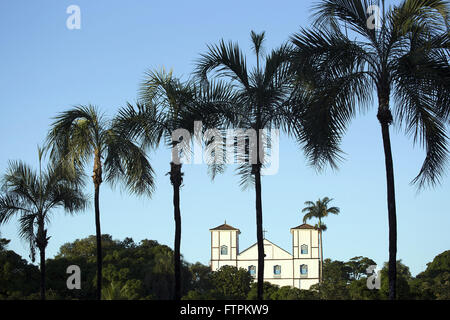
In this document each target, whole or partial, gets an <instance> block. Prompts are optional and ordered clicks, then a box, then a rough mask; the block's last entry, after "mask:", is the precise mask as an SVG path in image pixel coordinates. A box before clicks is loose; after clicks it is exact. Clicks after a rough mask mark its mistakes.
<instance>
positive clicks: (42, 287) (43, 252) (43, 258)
mask: <svg viewBox="0 0 450 320" xmlns="http://www.w3.org/2000/svg"><path fill="white" fill-rule="evenodd" d="M39 255H40V261H41V265H40V269H41V300H45V248H42V249H39Z"/></svg>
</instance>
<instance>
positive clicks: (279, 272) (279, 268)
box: [273, 265, 281, 275]
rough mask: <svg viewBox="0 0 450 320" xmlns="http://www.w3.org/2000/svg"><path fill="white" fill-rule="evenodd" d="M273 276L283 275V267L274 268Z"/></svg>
mask: <svg viewBox="0 0 450 320" xmlns="http://www.w3.org/2000/svg"><path fill="white" fill-rule="evenodd" d="M273 274H274V275H280V274H281V266H280V265H276V266H273Z"/></svg>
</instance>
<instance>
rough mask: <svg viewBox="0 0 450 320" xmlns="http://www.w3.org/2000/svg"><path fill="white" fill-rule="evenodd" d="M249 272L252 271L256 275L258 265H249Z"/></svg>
mask: <svg viewBox="0 0 450 320" xmlns="http://www.w3.org/2000/svg"><path fill="white" fill-rule="evenodd" d="M248 272H249V273H250V275H251V276H254V275H256V267H255V266H249V267H248Z"/></svg>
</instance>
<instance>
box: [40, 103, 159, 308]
mask: <svg viewBox="0 0 450 320" xmlns="http://www.w3.org/2000/svg"><path fill="white" fill-rule="evenodd" d="M47 140H48V142H47V143H48V145H49V147H51V148H52V157H53V159H55V161H58V162H60V163H63V164H64V165H65V166H66V167H68V168H71V169H75V168H85V167H86V165H88V164H89V163H90V160H91V159H92V158H93V162H94V164H93V167H94V170H93V175H92V180H93V183H94V188H95V193H94V206H95V229H96V230H95V231H96V240H97V292H96V294H97V299H98V300H100V299H101V297H102V295H101V289H102V243H101V237H102V234H101V229H100V203H99V197H100V185H101V184H102V182H103V177H105V178H106V181H107V182H109V183H110V184H111V185H112V186H114V185H115V184H116V183H117V182H118V181H119V180H122V181H123V182H124V184H125V186H126V188H127V189H128V190H129V191H130V192H132V193H135V194H138V195H141V194H147V195H149V196H150V195H151V194H152V192H153V189H154V179H153V169H152V167H151V165H150V163H149V161H148V159H147V157H146V155H145V153H144V152H143V151H142V150H141V149H140V148H139V147H138V146H136V145H135V144H134V143H133V142H132V141H130V140H128V139H126V138H125V137H124V136H122V135H120V134H118V133H117V131H116V130H115V129H114V128H112V127H111V125H110V123H109V121H108V120H106V119H105V118H104V117H103V116H102V115H101V114H100V113H99V111H98V109H97V108H96V107H93V106H90V105H89V106H78V107H74V108H72V109H70V110H67V111H64V112H61V113H60V114H59V115H58V116H57V117H56V118H55V122H54V123H53V124H52V128H51V130H50V132H49V134H48V139H47ZM103 159H104V162H103ZM103 172H104V173H103Z"/></svg>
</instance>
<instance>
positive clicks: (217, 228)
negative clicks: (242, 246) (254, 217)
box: [209, 223, 241, 233]
mask: <svg viewBox="0 0 450 320" xmlns="http://www.w3.org/2000/svg"><path fill="white" fill-rule="evenodd" d="M213 230H237V231H238V232H239V233H241V231H240V230H239V229H237V228H235V227H232V226H230V225H229V224H226V223H224V224H221V225H220V226H218V227H215V228H212V229H209V231H213Z"/></svg>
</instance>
